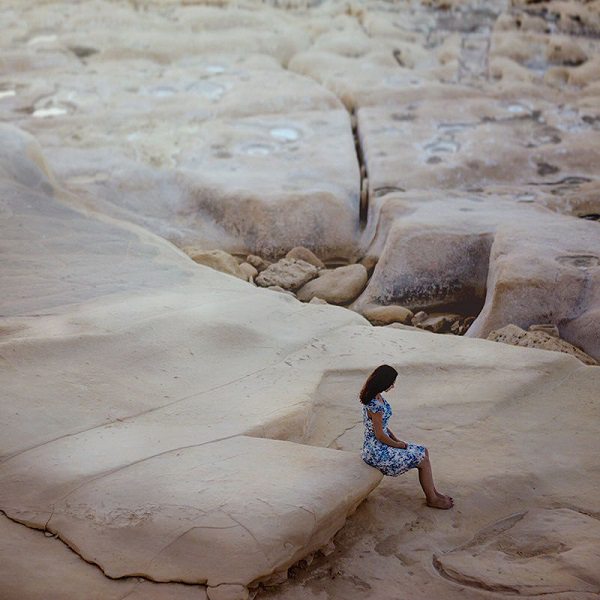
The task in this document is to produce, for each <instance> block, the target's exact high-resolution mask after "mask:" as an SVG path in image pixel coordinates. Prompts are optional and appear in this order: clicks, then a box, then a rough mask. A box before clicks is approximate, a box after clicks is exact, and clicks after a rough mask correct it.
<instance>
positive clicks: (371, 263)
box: [360, 255, 379, 276]
mask: <svg viewBox="0 0 600 600" xmlns="http://www.w3.org/2000/svg"><path fill="white" fill-rule="evenodd" d="M378 260H379V257H377V256H372V255H367V256H365V257H364V258H361V260H360V264H361V265H362V266H363V267H364V268H365V269H366V270H367V274H368V275H369V276H370V275H371V274H372V273H373V269H374V268H375V267H376V265H377V261H378Z"/></svg>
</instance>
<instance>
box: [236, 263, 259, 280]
mask: <svg viewBox="0 0 600 600" xmlns="http://www.w3.org/2000/svg"><path fill="white" fill-rule="evenodd" d="M240 271H241V272H242V273H243V274H244V275H245V276H246V279H247V280H248V281H252V280H253V279H254V277H256V276H257V275H258V269H256V267H253V266H252V265H251V264H250V263H247V262H243V263H242V264H241V265H240Z"/></svg>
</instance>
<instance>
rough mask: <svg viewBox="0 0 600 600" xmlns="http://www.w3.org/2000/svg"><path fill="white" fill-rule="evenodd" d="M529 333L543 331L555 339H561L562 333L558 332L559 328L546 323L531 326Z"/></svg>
mask: <svg viewBox="0 0 600 600" xmlns="http://www.w3.org/2000/svg"><path fill="white" fill-rule="evenodd" d="M527 331H543V332H544V333H547V334H548V335H551V336H552V337H555V338H560V333H559V331H558V327H557V326H556V325H551V324H549V323H548V324H546V323H536V324H534V325H530V326H529V327H528V328H527Z"/></svg>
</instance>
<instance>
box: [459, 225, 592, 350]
mask: <svg viewBox="0 0 600 600" xmlns="http://www.w3.org/2000/svg"><path fill="white" fill-rule="evenodd" d="M599 266H600V236H599V235H598V225H597V224H596V223H594V222H591V221H586V220H584V219H575V218H568V217H561V216H559V215H555V214H552V213H548V214H543V213H540V214H539V217H538V219H537V226H536V227H535V228H532V227H531V226H530V225H529V224H528V223H526V222H523V221H515V222H514V223H510V224H509V223H504V224H502V225H501V226H500V227H499V228H498V231H497V233H496V235H495V237H494V243H493V246H492V249H491V254H490V272H489V275H488V281H487V295H486V300H485V304H484V306H483V309H482V311H481V313H480V314H479V316H478V318H477V320H476V321H475V322H474V323H473V325H472V326H471V328H470V329H469V332H468V334H467V335H469V336H479V337H487V336H488V335H489V333H490V332H491V331H493V330H497V329H500V328H502V327H504V326H505V325H508V324H515V325H518V326H519V327H523V328H527V327H529V325H531V324H535V323H539V322H543V321H545V320H548V319H551V320H552V321H554V322H555V323H559V329H560V335H561V338H562V339H564V340H565V341H566V342H569V343H570V344H573V345H575V346H577V347H578V348H581V350H583V351H584V352H585V353H587V354H589V355H590V356H591V357H593V358H594V359H595V360H598V359H599V358H600V329H599V328H600V321H598V318H597V315H598V312H599V311H600V306H599V300H600V268H599Z"/></svg>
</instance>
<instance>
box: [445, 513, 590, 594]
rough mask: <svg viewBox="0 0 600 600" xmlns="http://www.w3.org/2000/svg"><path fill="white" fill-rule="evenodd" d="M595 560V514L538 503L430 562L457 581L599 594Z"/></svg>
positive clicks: (502, 588)
mask: <svg viewBox="0 0 600 600" xmlns="http://www.w3.org/2000/svg"><path fill="white" fill-rule="evenodd" d="M599 561H600V523H599V522H598V520H597V519H595V518H593V517H592V516H590V515H587V514H585V513H583V512H578V511H577V510H573V509H571V508H555V509H543V508H536V509H534V510H531V511H528V512H527V513H525V514H520V515H514V516H512V517H508V518H506V519H504V520H502V521H499V522H497V523H494V524H493V525H490V526H489V527H487V528H485V529H483V530H482V531H480V532H479V533H478V535H477V536H476V538H475V539H474V540H473V541H472V542H471V543H469V544H467V545H465V546H464V547H463V548H459V549H457V550H453V551H451V552H449V553H447V554H444V555H442V556H439V557H437V558H436V559H435V561H434V564H435V566H436V567H437V569H438V570H439V571H440V572H441V573H443V574H444V575H445V576H446V577H449V578H450V579H453V580H454V581H456V582H457V583H460V584H461V585H466V586H469V587H475V588H484V589H486V590H490V591H493V592H504V593H512V594H515V593H516V594H519V595H521V594H523V595H527V596H531V595H538V594H558V593H561V592H562V593H567V594H577V593H583V592H590V593H593V592H596V593H597V592H598V589H599V588H600V577H599V576H598V562H599ZM571 597H575V596H574V595H573V596H571Z"/></svg>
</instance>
